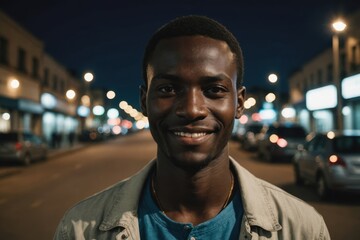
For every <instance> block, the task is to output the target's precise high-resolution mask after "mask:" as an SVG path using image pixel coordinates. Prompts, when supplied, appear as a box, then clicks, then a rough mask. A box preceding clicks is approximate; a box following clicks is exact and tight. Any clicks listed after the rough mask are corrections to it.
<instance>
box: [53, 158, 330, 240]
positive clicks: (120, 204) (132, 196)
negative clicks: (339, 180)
mask: <svg viewBox="0 0 360 240" xmlns="http://www.w3.org/2000/svg"><path fill="white" fill-rule="evenodd" d="M154 163H155V161H151V162H150V163H149V164H148V165H147V166H145V167H144V169H143V170H141V171H140V172H138V173H137V174H135V175H134V176H132V177H130V178H128V179H125V180H123V181H121V182H119V183H117V184H116V185H114V186H112V187H110V188H108V189H106V190H104V191H103V192H100V193H98V194H96V195H94V196H92V197H90V198H88V199H85V200H83V201H81V202H80V203H78V204H77V205H75V206H74V207H73V208H71V209H70V210H69V211H68V212H67V213H66V214H65V216H64V217H63V219H62V220H61V222H60V224H59V226H58V228H57V231H56V233H55V236H54V239H55V240H68V239H76V240H85V239H86V240H95V239H96V240H105V239H106V240H109V239H122V240H124V239H128V240H130V239H131V240H132V239H140V233H139V224H138V218H137V207H138V202H139V198H140V194H141V191H142V188H143V185H144V183H145V181H146V178H147V176H148V175H149V172H150V171H151V168H152V166H153V165H154ZM231 163H232V165H233V166H234V169H235V171H236V173H237V176H238V181H239V183H240V184H239V185H240V193H241V196H242V201H243V207H244V216H243V219H242V224H241V231H240V236H239V239H240V240H250V239H252V240H256V239H284V240H291V239H299V240H304V239H306V240H311V239H319V240H320V239H330V236H329V232H328V229H327V227H326V225H325V222H324V220H323V218H322V216H321V215H320V214H319V213H318V212H316V210H315V209H314V208H313V207H311V206H309V205H308V204H307V203H305V202H303V201H302V200H300V199H298V198H296V197H294V196H292V195H290V194H288V193H286V192H285V191H283V190H281V189H280V188H278V187H276V186H274V185H272V184H270V183H267V182H265V181H263V180H260V179H258V178H256V177H255V176H254V175H252V174H251V173H250V172H248V171H247V170H246V169H244V168H243V167H242V166H240V165H239V164H238V163H237V162H236V161H235V160H234V159H232V158H231Z"/></svg>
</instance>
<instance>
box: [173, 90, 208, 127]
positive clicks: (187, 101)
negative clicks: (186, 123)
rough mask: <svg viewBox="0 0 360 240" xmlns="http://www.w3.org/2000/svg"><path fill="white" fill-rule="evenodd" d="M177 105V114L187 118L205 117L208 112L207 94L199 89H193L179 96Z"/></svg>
mask: <svg viewBox="0 0 360 240" xmlns="http://www.w3.org/2000/svg"><path fill="white" fill-rule="evenodd" d="M175 107H176V109H175V112H176V115H177V116H179V117H180V118H185V119H187V120H200V119H204V118H205V117H206V116H207V114H208V111H207V108H206V105H205V96H204V95H203V93H202V91H201V90H197V89H191V90H189V91H186V92H185V93H184V94H182V96H179V98H178V102H177V104H176V106H175Z"/></svg>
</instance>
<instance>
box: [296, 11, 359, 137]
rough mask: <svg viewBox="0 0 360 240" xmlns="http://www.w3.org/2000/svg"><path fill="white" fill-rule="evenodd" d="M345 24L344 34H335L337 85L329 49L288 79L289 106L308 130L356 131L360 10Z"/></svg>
mask: <svg viewBox="0 0 360 240" xmlns="http://www.w3.org/2000/svg"><path fill="white" fill-rule="evenodd" d="M346 22H347V25H348V29H347V31H346V32H344V33H342V34H341V35H338V38H339V49H338V50H339V51H338V53H339V56H338V70H339V81H340V82H337V79H336V75H337V74H336V72H335V67H334V66H336V65H334V55H333V54H334V49H331V48H329V49H326V50H325V51H323V52H321V53H320V54H318V55H317V56H315V57H314V58H312V59H310V60H309V61H308V62H307V63H305V64H304V65H303V66H302V67H301V68H300V69H299V70H297V71H295V72H294V73H293V74H292V75H291V76H290V78H289V88H290V89H289V94H290V104H291V105H292V106H293V107H294V108H295V109H296V118H297V121H298V122H299V123H301V124H302V125H303V126H304V127H306V128H307V129H308V130H309V131H329V130H333V129H337V128H339V126H340V128H343V129H360V11H358V12H356V13H354V14H352V15H351V16H347V18H346ZM335 56H336V55H335ZM338 94H339V95H338ZM339 118H341V119H339ZM340 121H341V122H342V124H340V123H339V122H340Z"/></svg>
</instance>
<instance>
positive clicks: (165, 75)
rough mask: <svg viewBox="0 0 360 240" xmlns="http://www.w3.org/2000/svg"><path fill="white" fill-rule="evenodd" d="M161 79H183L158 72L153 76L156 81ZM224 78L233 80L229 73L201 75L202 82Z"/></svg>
mask: <svg viewBox="0 0 360 240" xmlns="http://www.w3.org/2000/svg"><path fill="white" fill-rule="evenodd" d="M159 79H166V80H170V81H180V80H181V78H180V77H178V76H176V75H172V74H158V75H156V76H154V77H153V78H152V81H154V80H155V81H156V80H159ZM223 80H225V81H226V80H228V81H231V82H232V79H231V78H230V77H228V76H227V75H225V74H222V73H221V74H218V75H215V76H204V77H201V79H200V81H201V82H218V81H223Z"/></svg>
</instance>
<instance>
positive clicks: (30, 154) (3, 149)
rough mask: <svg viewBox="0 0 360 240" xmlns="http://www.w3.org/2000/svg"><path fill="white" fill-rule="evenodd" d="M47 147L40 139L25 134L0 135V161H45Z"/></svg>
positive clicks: (24, 162) (23, 162) (26, 162)
mask: <svg viewBox="0 0 360 240" xmlns="http://www.w3.org/2000/svg"><path fill="white" fill-rule="evenodd" d="M47 151H48V146H47V144H46V143H45V141H43V140H42V138H41V137H39V136H37V135H35V134H32V133H26V132H20V131H18V132H8V133H0V161H13V162H20V163H22V164H24V165H29V164H30V163H31V162H32V161H34V160H38V159H46V156H47Z"/></svg>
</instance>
